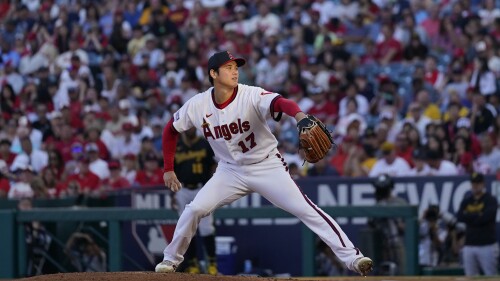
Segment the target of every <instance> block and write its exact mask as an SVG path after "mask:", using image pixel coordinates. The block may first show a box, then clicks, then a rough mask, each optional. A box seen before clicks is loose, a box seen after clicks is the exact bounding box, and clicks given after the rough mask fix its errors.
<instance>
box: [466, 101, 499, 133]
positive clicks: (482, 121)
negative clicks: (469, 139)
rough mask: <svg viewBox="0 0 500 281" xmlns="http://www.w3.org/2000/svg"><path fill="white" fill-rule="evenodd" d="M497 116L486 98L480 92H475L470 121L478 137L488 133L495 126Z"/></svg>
mask: <svg viewBox="0 0 500 281" xmlns="http://www.w3.org/2000/svg"><path fill="white" fill-rule="evenodd" d="M492 110H493V111H494V112H492ZM496 114H497V112H496V110H495V109H490V108H489V106H488V104H487V103H486V97H485V96H484V95H482V94H480V93H479V92H474V95H473V101H472V110H471V118H470V121H471V127H472V129H473V131H474V133H475V134H476V135H479V134H481V133H484V132H487V131H488V129H490V127H491V126H493V124H494V123H495V115H496Z"/></svg>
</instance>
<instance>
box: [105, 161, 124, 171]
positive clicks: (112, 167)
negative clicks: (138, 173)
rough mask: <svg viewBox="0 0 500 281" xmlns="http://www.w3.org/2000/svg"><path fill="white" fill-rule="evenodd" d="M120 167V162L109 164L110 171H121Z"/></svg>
mask: <svg viewBox="0 0 500 281" xmlns="http://www.w3.org/2000/svg"><path fill="white" fill-rule="evenodd" d="M120 166H121V165H120V162H118V161H110V162H109V163H108V168H110V169H119V168H120Z"/></svg>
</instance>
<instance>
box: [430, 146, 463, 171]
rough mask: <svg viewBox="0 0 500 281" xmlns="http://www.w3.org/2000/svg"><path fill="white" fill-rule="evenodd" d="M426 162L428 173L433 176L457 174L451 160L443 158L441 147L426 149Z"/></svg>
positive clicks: (456, 169)
mask: <svg viewBox="0 0 500 281" xmlns="http://www.w3.org/2000/svg"><path fill="white" fill-rule="evenodd" d="M427 163H428V164H429V166H430V168H431V172H430V174H431V175H433V176H456V175H458V168H457V166H456V165H455V164H454V163H453V162H451V161H448V160H445V159H443V151H442V150H441V149H428V150H427Z"/></svg>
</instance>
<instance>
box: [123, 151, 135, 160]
mask: <svg viewBox="0 0 500 281" xmlns="http://www.w3.org/2000/svg"><path fill="white" fill-rule="evenodd" d="M123 158H124V159H128V160H135V158H136V157H135V154H133V153H127V154H125V156H123Z"/></svg>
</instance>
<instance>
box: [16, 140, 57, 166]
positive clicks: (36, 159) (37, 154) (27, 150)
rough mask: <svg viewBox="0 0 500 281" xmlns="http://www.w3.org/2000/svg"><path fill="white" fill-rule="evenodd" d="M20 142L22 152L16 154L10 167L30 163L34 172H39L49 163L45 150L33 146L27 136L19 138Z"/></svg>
mask: <svg viewBox="0 0 500 281" xmlns="http://www.w3.org/2000/svg"><path fill="white" fill-rule="evenodd" d="M20 142H21V148H22V153H20V154H18V155H17V156H16V158H15V159H14V162H13V163H12V166H11V169H13V170H15V169H17V168H18V167H19V166H24V165H31V167H32V169H33V171H34V172H35V173H40V172H41V171H42V169H43V168H45V167H46V166H47V165H48V163H49V156H48V154H47V152H45V151H43V150H39V149H36V148H33V145H32V144H31V140H30V138H29V137H23V138H21V139H20Z"/></svg>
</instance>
